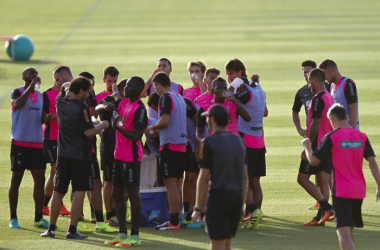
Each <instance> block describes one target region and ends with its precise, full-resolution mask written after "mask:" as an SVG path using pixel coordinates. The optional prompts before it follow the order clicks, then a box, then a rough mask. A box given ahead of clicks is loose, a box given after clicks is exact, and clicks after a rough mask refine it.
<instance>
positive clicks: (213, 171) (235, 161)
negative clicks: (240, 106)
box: [199, 130, 246, 191]
mask: <svg viewBox="0 0 380 250" xmlns="http://www.w3.org/2000/svg"><path fill="white" fill-rule="evenodd" d="M199 157H200V167H201V168H208V169H210V181H211V188H210V191H219V190H228V191H242V190H243V178H244V164H245V163H246V148H245V145H244V141H243V139H242V138H241V137H240V136H238V135H236V134H234V133H232V132H230V131H228V130H227V131H221V132H216V133H214V134H212V135H211V136H209V137H207V138H206V139H205V140H204V141H203V142H202V144H201V154H200V156H199Z"/></svg>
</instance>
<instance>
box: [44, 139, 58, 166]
mask: <svg viewBox="0 0 380 250" xmlns="http://www.w3.org/2000/svg"><path fill="white" fill-rule="evenodd" d="M57 152H58V147H57V141H53V140H45V141H44V155H45V162H46V163H51V164H53V163H57Z"/></svg>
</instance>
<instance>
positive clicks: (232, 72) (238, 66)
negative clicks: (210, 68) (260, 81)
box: [224, 58, 248, 83]
mask: <svg viewBox="0 0 380 250" xmlns="http://www.w3.org/2000/svg"><path fill="white" fill-rule="evenodd" d="M224 68H225V70H226V75H227V78H228V82H230V83H231V82H232V81H233V80H235V78H236V77H238V76H245V77H248V73H247V69H246V68H245V66H244V63H243V62H242V61H240V60H239V59H237V58H232V59H231V60H229V61H228V62H227V63H226V65H225V66H224Z"/></svg>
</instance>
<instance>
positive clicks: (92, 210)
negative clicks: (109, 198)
mask: <svg viewBox="0 0 380 250" xmlns="http://www.w3.org/2000/svg"><path fill="white" fill-rule="evenodd" d="M90 208H91V213H93V212H94V207H93V206H92V204H91V203H90Z"/></svg>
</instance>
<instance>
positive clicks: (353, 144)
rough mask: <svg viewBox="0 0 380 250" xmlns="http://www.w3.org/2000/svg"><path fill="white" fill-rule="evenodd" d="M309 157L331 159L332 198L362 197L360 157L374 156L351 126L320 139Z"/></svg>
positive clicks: (364, 136)
mask: <svg viewBox="0 0 380 250" xmlns="http://www.w3.org/2000/svg"><path fill="white" fill-rule="evenodd" d="M313 155H314V156H315V157H317V158H318V159H320V160H324V159H325V158H328V157H329V158H330V159H331V162H332V166H333V172H332V178H331V179H332V187H331V190H332V195H333V196H335V197H342V198H351V199H363V198H364V197H365V194H366V183H365V179H364V174H363V158H368V157H370V156H375V154H374V152H373V149H372V146H371V144H370V142H369V140H368V138H367V136H366V135H365V134H364V133H361V132H360V131H358V130H356V129H354V128H352V127H347V128H342V127H341V128H338V129H336V130H334V131H333V132H331V133H329V134H327V135H326V136H325V137H324V138H323V140H322V141H321V143H320V145H319V147H318V149H317V150H316V151H314V153H313Z"/></svg>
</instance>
